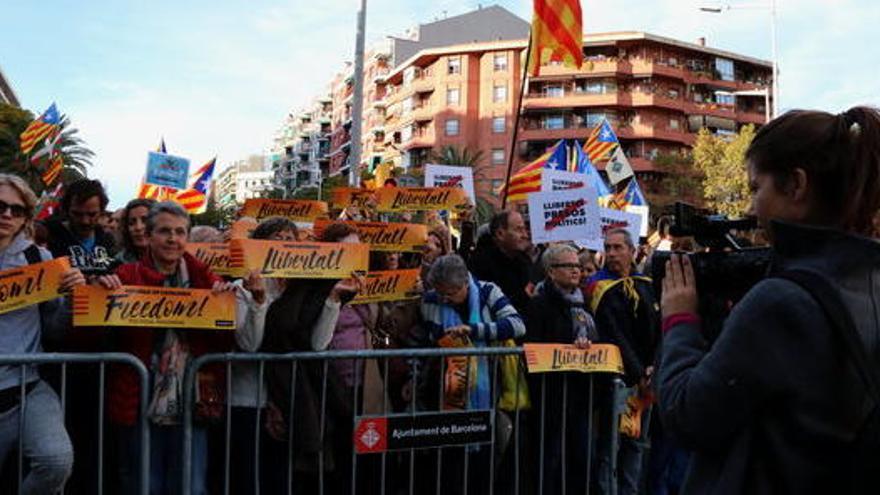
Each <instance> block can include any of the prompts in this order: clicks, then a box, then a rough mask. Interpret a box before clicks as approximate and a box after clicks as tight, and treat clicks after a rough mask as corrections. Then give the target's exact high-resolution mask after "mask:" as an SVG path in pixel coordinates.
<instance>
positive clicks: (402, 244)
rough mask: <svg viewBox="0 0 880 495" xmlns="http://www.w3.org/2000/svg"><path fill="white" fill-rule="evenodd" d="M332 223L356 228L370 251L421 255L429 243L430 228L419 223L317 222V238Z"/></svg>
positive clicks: (359, 237)
mask: <svg viewBox="0 0 880 495" xmlns="http://www.w3.org/2000/svg"><path fill="white" fill-rule="evenodd" d="M331 223H345V224H348V225H351V226H352V227H355V228H356V229H357V231H358V239H360V241H361V242H363V243H366V244H369V245H370V251H391V252H409V253H421V252H422V251H424V249H425V244H427V242H428V227H427V226H426V225H422V224H417V223H387V222H348V221H346V222H334V221H331V220H325V219H318V220H315V236H316V237H319V238H320V237H321V233H322V232H323V231H324V229H325V228H327V226H328V225H330V224H331Z"/></svg>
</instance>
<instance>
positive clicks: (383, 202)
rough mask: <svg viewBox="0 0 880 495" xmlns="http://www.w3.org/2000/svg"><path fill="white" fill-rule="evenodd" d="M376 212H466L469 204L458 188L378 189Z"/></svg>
mask: <svg viewBox="0 0 880 495" xmlns="http://www.w3.org/2000/svg"><path fill="white" fill-rule="evenodd" d="M376 199H377V201H378V203H377V205H376V211H383V212H397V211H431V210H452V211H462V210H466V209H467V208H468V207H469V205H470V202H469V201H468V198H467V193H466V192H465V191H464V189H461V188H459V187H380V188H379V189H376Z"/></svg>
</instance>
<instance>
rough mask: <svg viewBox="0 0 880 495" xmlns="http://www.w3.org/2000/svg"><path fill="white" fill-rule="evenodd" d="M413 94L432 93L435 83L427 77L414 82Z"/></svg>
mask: <svg viewBox="0 0 880 495" xmlns="http://www.w3.org/2000/svg"><path fill="white" fill-rule="evenodd" d="M411 87H412V92H413V93H416V94H418V93H430V92H431V91H434V81H433V80H432V79H428V78H426V77H421V78H419V79H416V80H414V81H413V82H412V85H411Z"/></svg>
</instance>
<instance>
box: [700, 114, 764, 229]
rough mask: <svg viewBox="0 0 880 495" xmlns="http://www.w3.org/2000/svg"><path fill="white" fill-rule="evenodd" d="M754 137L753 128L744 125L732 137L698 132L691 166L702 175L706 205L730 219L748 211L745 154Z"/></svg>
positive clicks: (703, 131) (747, 180)
mask: <svg viewBox="0 0 880 495" xmlns="http://www.w3.org/2000/svg"><path fill="white" fill-rule="evenodd" d="M754 137H755V127H754V126H752V125H747V126H744V127H743V128H742V129H740V131H739V133H737V134H736V135H735V136H733V137H732V138H726V137H720V136H714V135H712V134H711V133H710V132H709V131H708V130H706V129H701V130H700V132H699V133H698V134H697V141H696V143H695V144H694V150H693V157H694V165H695V166H696V168H697V169H698V170H700V171H701V172H702V173H703V175H704V179H703V196H704V197H705V198H706V206H707V207H709V208H710V209H712V210H715V211H718V212H719V213H723V214H725V215H729V216H731V217H739V216H742V215H743V214H745V213H746V211H747V210H748V208H749V202H750V200H751V195H750V193H749V179H748V173H747V172H746V163H745V154H746V150H747V149H748V147H749V144H750V143H751V142H752V139H753V138H754Z"/></svg>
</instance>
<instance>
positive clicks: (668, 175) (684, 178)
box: [649, 153, 704, 208]
mask: <svg viewBox="0 0 880 495" xmlns="http://www.w3.org/2000/svg"><path fill="white" fill-rule="evenodd" d="M654 166H655V167H656V168H657V170H658V171H660V172H662V173H663V176H662V178H661V179H660V184H659V191H657V192H658V193H660V194H661V195H662V199H661V197H653V198H649V199H650V200H651V201H650V202H651V205H653V206H656V207H658V208H662V207H664V206H668V205H671V204H673V203H675V202H676V201H684V202H686V203H690V204H692V205H695V206H703V203H704V199H703V195H702V188H703V187H702V186H703V175H702V174H701V173H700V171H699V170H697V169H696V168H695V167H694V159H693V156H692V155H691V154H679V153H663V154H659V155H657V157H656V158H654Z"/></svg>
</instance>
